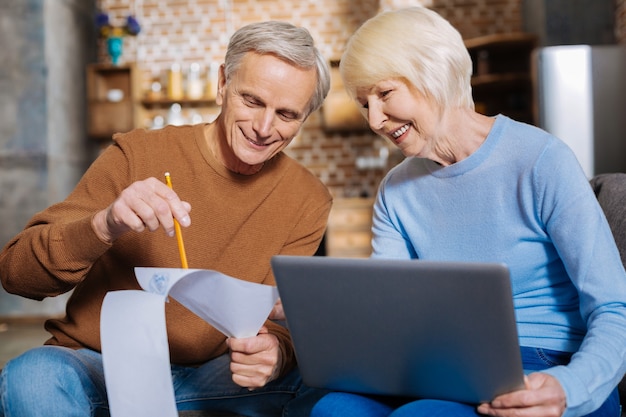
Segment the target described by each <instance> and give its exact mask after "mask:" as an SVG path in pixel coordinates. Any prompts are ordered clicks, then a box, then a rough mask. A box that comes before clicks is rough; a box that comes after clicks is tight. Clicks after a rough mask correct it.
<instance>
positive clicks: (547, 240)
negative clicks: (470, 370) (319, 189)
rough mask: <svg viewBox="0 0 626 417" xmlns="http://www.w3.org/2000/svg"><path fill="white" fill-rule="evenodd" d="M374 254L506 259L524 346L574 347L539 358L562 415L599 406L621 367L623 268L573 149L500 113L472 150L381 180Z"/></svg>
mask: <svg viewBox="0 0 626 417" xmlns="http://www.w3.org/2000/svg"><path fill="white" fill-rule="evenodd" d="M372 230H373V233H374V238H373V242H372V245H373V249H374V253H373V255H372V257H377V258H400V259H406V258H419V259H435V260H455V261H486V262H503V263H505V264H507V265H508V266H509V268H510V272H511V281H512V287H513V298H514V304H515V309H516V318H517V323H518V332H519V338H520V344H521V345H522V346H532V347H542V348H546V349H554V350H559V351H566V352H578V353H576V354H575V355H574V356H573V357H572V360H571V362H570V364H569V365H567V366H558V367H553V368H550V369H549V370H546V372H547V373H549V374H551V375H553V376H555V377H556V378H557V379H558V380H559V382H560V383H561V385H562V386H563V388H564V390H565V393H566V396H567V407H568V408H567V410H566V413H565V416H581V415H585V414H587V413H589V412H591V411H593V410H594V409H596V408H597V407H599V406H600V405H601V404H602V403H603V402H604V401H605V399H606V398H607V396H608V394H609V393H610V392H611V390H612V389H614V388H615V386H616V385H617V383H618V382H619V380H620V379H621V377H622V375H623V374H624V372H625V371H626V366H625V364H624V363H625V359H626V273H625V271H624V267H623V265H622V263H621V260H620V257H619V253H618V250H617V248H616V246H615V241H614V239H613V236H612V234H611V231H610V229H609V225H608V223H607V222H606V219H605V217H604V214H603V212H602V209H601V208H600V206H599V205H598V202H597V200H596V198H595V195H594V194H593V191H592V189H591V187H590V185H589V182H588V181H587V178H586V177H585V175H584V173H583V171H582V169H581V167H580V165H579V164H578V162H577V160H576V157H575V156H574V154H573V153H572V152H571V150H570V149H569V148H568V147H567V146H566V145H565V144H564V143H563V142H562V141H560V140H559V139H557V138H556V137H554V136H552V135H549V134H548V133H546V132H544V131H542V130H540V129H537V128H535V127H532V126H529V125H526V124H523V123H519V122H516V121H513V120H511V119H509V118H507V117H505V116H502V115H500V116H498V117H497V118H496V121H495V123H494V125H493V128H492V130H491V132H490V134H489V136H488V137H487V139H486V141H485V142H484V143H483V145H482V146H481V147H480V148H479V149H478V150H477V151H476V152H475V153H474V154H472V155H471V156H470V157H468V158H466V159H464V160H462V161H460V162H458V163H455V164H453V165H450V166H448V167H442V166H440V165H438V164H436V163H434V162H433V161H431V160H428V159H422V158H407V159H405V160H404V161H403V162H402V163H400V164H399V165H398V166H396V167H395V168H394V169H392V170H391V171H390V172H389V174H388V175H387V176H386V178H385V179H384V180H383V182H382V183H381V186H380V189H379V192H378V196H377V199H376V203H375V207H374V223H373V229H372Z"/></svg>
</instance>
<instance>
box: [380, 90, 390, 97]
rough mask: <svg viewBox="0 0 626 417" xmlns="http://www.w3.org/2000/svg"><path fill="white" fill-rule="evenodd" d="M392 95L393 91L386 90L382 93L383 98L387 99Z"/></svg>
mask: <svg viewBox="0 0 626 417" xmlns="http://www.w3.org/2000/svg"><path fill="white" fill-rule="evenodd" d="M390 93H391V90H384V91H381V92H380V96H381V97H387V96H388V95H389V94H390Z"/></svg>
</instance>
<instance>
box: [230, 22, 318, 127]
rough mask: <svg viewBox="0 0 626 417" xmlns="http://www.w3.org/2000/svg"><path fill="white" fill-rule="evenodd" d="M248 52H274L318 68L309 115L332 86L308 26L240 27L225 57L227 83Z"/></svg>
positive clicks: (285, 58)
mask: <svg viewBox="0 0 626 417" xmlns="http://www.w3.org/2000/svg"><path fill="white" fill-rule="evenodd" d="M248 52H256V53H259V54H263V55H265V54H272V55H275V56H277V57H278V58H280V59H283V60H285V61H287V62H289V63H291V64H294V65H296V66H298V67H300V68H304V69H310V68H315V69H316V70H317V85H316V88H315V94H314V95H313V97H311V101H310V102H309V107H308V111H307V116H308V115H309V114H311V113H313V112H314V111H315V110H317V109H318V108H319V107H320V106H321V105H322V102H323V101H324V99H325V98H326V95H327V94H328V91H329V90H330V70H329V68H328V63H327V62H326V60H325V59H324V57H323V56H322V54H321V53H320V52H319V51H318V49H317V48H316V47H315V42H314V40H313V37H312V36H311V34H310V33H309V31H308V30H306V29H304V28H300V27H296V26H294V25H292V24H290V23H286V22H279V21H267V22H260V23H252V24H249V25H246V26H244V27H242V28H241V29H239V30H237V31H236V32H235V33H234V34H233V36H232V37H231V38H230V42H229V44H228V49H227V51H226V58H225V60H224V76H225V78H226V82H227V83H228V81H229V80H230V79H231V76H232V74H233V73H235V72H236V71H237V69H238V68H239V65H240V64H241V60H242V59H243V57H244V55H245V54H246V53H248Z"/></svg>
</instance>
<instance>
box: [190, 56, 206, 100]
mask: <svg viewBox="0 0 626 417" xmlns="http://www.w3.org/2000/svg"><path fill="white" fill-rule="evenodd" d="M202 90H203V85H202V79H201V78H200V64H198V63H197V62H194V63H192V64H191V65H190V67H189V73H188V74H187V98H188V99H190V100H199V99H201V98H202V95H203V91H202Z"/></svg>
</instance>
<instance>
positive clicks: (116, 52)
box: [107, 36, 124, 65]
mask: <svg viewBox="0 0 626 417" xmlns="http://www.w3.org/2000/svg"><path fill="white" fill-rule="evenodd" d="M123 46H124V38H122V37H121V36H112V37H110V38H107V52H108V53H109V56H110V57H111V63H112V64H113V65H118V63H119V61H120V56H122V49H123Z"/></svg>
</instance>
